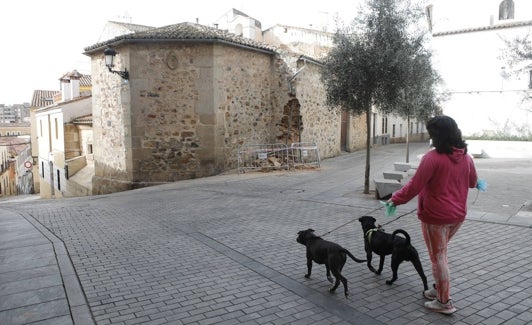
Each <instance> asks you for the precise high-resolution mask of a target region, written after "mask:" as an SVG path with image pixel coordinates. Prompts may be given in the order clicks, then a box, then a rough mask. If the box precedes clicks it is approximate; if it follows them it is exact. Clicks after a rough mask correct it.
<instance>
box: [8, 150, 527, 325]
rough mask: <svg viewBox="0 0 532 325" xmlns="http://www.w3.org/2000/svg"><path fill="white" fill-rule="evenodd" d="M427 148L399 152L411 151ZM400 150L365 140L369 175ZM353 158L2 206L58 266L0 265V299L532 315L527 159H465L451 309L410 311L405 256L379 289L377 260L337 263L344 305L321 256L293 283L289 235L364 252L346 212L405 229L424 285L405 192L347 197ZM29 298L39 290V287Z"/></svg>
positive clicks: (95, 318)
mask: <svg viewBox="0 0 532 325" xmlns="http://www.w3.org/2000/svg"><path fill="white" fill-rule="evenodd" d="M426 149H427V147H426V146H424V145H417V146H412V147H411V152H413V153H414V154H413V155H412V157H416V155H419V154H421V153H423V152H424V151H425V150H426ZM402 155H403V149H402V147H401V146H400V145H389V146H384V147H379V148H377V149H374V150H373V154H372V161H371V162H372V175H371V176H372V177H373V175H378V174H381V173H382V171H383V170H386V169H389V168H390V166H392V165H393V162H397V161H399V159H401V156H402ZM364 161H365V156H364V153H360V152H358V153H357V152H355V153H352V154H346V155H342V156H340V157H337V158H334V159H326V160H324V161H322V164H321V168H320V169H318V170H312V171H298V172H274V173H247V174H240V175H237V174H229V175H223V176H217V177H209V178H202V179H196V180H190V181H182V182H177V183H172V184H167V185H163V186H157V187H151V188H144V189H139V190H135V191H128V192H122V193H115V194H112V195H102V196H97V197H85V198H71V199H61V200H35V201H31V202H25V201H17V202H11V203H2V204H0V212H1V213H0V216H1V217H0V234H7V233H9V231H8V230H7V229H8V228H10V227H11V228H12V227H14V228H16V227H17V223H18V222H17V221H15V222H14V221H13V220H15V219H13V218H12V216H17V218H18V219H17V220H18V221H19V222H21V223H24V222H26V223H27V222H29V221H31V225H32V226H33V231H28V233H32V232H33V233H35V232H37V233H40V234H41V236H38V235H37V236H35V235H34V236H29V237H28V238H25V239H27V242H28V243H35V244H36V249H43V248H42V247H43V245H48V247H51V248H53V250H54V251H55V253H56V257H57V258H56V260H57V263H56V265H53V264H52V265H44V266H43V265H41V266H40V267H38V268H37V267H36V268H35V269H31V270H29V269H24V270H22V271H21V272H20V276H21V278H20V279H18V278H17V276H16V275H15V273H14V271H9V270H10V267H11V266H4V263H2V264H1V265H0V267H4V268H5V269H4V270H5V271H6V272H0V297H8V298H10V299H9V301H15V302H16V301H17V300H23V296H17V295H18V294H25V292H34V293H35V295H34V296H32V297H34V298H31V299H34V300H28V304H29V306H25V307H20V308H26V309H25V310H26V311H31V315H32V317H34V316H35V315H37V314H40V317H41V320H42V321H43V323H49V324H62V323H64V324H72V323H74V324H85V323H87V324H91V323H96V324H241V323H245V324H445V323H453V324H527V323H530V322H532V311H531V307H530V306H532V281H531V278H532V265H531V263H530V257H531V256H532V247H531V246H530V245H526V243H528V242H531V239H532V232H531V231H532V230H531V229H530V225H531V224H532V223H528V216H527V215H526V212H527V210H526V209H522V207H523V204H524V203H525V202H528V201H530V199H531V198H530V192H529V191H528V192H527V191H525V190H526V186H525V185H524V184H526V183H529V182H527V181H526V180H528V179H530V178H531V173H532V171H529V170H530V168H528V169H527V168H526V166H530V163H531V160H530V159H529V160H526V159H524V160H516V161H514V162H512V164H507V163H506V162H504V164H503V166H501V165H500V164H498V163H497V161H495V160H476V161H475V162H476V164H477V168H478V170H479V175H480V176H481V178H482V177H485V178H486V179H487V181H488V191H487V192H482V193H478V192H477V191H476V190H471V192H470V197H469V203H468V206H469V209H470V214H469V215H468V218H467V220H466V222H465V223H464V225H463V226H462V229H460V231H459V232H458V233H457V235H456V237H455V238H454V239H453V241H452V242H451V245H450V247H449V250H450V253H449V259H450V261H449V262H450V266H451V271H452V284H453V287H452V288H453V292H452V295H453V298H454V299H455V301H456V305H457V307H458V311H457V313H455V314H454V315H452V316H445V315H440V314H436V313H432V312H429V311H427V310H425V309H424V308H423V302H424V300H423V298H422V296H421V291H422V283H421V280H420V278H419V276H418V275H417V273H416V271H415V269H414V268H413V266H412V265H410V264H409V263H407V262H405V263H403V264H402V265H401V266H400V268H399V279H398V280H397V281H396V283H394V284H393V285H391V286H390V285H386V284H385V280H386V279H388V278H389V277H391V271H390V269H389V267H388V265H389V262H390V261H389V259H387V261H386V267H385V269H384V271H383V274H382V275H381V276H376V275H374V274H373V273H371V272H370V271H369V270H368V269H367V266H366V265H365V264H364V263H362V264H358V263H355V262H353V261H348V262H347V264H346V266H345V268H344V271H343V273H344V275H345V276H346V278H347V279H348V281H349V288H350V289H349V291H350V296H349V298H348V299H346V298H345V297H344V295H343V289H342V288H341V287H340V288H338V290H337V293H336V294H330V293H329V292H328V288H329V283H328V282H327V280H326V278H325V274H324V273H325V270H324V268H323V266H318V265H315V266H314V268H313V274H312V277H311V278H310V279H306V278H305V277H304V276H303V275H304V274H305V273H306V259H305V249H304V247H303V246H302V245H300V244H298V243H296V241H295V237H296V234H297V231H299V230H302V229H306V228H308V227H312V228H314V229H315V230H316V232H317V233H318V234H324V235H325V237H326V239H328V240H332V241H335V242H338V243H340V244H342V245H343V246H344V247H347V248H348V249H349V250H350V251H351V252H352V253H353V254H354V255H355V256H358V257H363V256H364V250H363V234H362V230H361V227H360V225H359V224H358V222H357V221H356V219H357V218H358V217H359V216H361V215H364V214H371V215H374V216H375V217H376V218H377V220H378V222H379V223H381V224H385V223H389V222H392V223H390V224H388V225H386V226H385V228H386V230H387V231H392V230H394V229H396V228H403V229H405V230H407V231H408V232H409V234H410V236H411V237H412V243H413V245H414V246H415V247H416V248H417V249H418V251H419V252H420V256H421V261H422V264H423V266H424V269H425V273H426V274H427V277H428V278H429V282H431V281H432V276H431V275H430V273H431V272H430V262H429V260H428V256H427V252H426V248H425V246H424V243H423V240H422V235H421V230H420V226H419V221H418V220H417V218H416V217H415V213H410V212H412V211H413V210H415V207H416V202H415V200H414V201H413V202H410V203H408V204H406V205H404V206H400V207H399V208H398V215H402V214H405V216H404V217H401V218H400V219H397V220H393V219H390V218H386V217H384V215H383V213H382V211H381V210H378V209H379V207H381V205H380V203H379V202H378V201H377V200H375V197H374V193H370V194H362V189H363V181H362V180H363V173H364V169H363V168H362V167H361V166H364ZM527 172H528V173H527ZM372 190H374V189H372ZM477 193H478V196H477ZM15 211H16V212H15ZM4 212H5V213H4ZM6 213H7V214H6ZM520 213H521V215H520ZM522 213H525V214H524V215H523V214H522ZM6 215H8V216H9V217H8V218H5V217H4V216H6ZM518 218H521V219H524V221H523V220H521V219H518ZM3 221H5V223H3ZM19 235H20V236H22V237H24V236H25V233H24V232H19ZM17 238H21V237H18V236H14V237H12V238H11V239H10V240H9V242H10V244H4V243H3V242H2V241H1V240H0V259H2V258H8V259H11V260H12V261H20V262H22V264H21V265H26V264H25V262H24V259H23V258H22V259H19V258H18V257H13V256H12V254H8V253H6V252H7V251H8V250H9V249H11V250H12V252H15V250H16V249H19V247H20V248H21V250H20V252H24V250H23V249H22V247H21V246H24V245H22V244H21V243H26V241H19V242H18V243H15V244H14V245H13V243H14V242H13V240H15V241H16V239H17ZM516 238H517V239H518V241H516V240H515V239H516ZM15 255H16V254H15ZM21 255H24V254H21ZM31 255H32V254H29V255H28V256H31ZM33 255H34V254H33ZM46 255H47V254H46V252H45V253H44V254H43V257H45V256H46ZM6 261H7V260H6ZM6 264H7V263H6ZM9 264H10V263H9ZM43 264H47V263H43ZM53 270H56V272H55V273H54V272H51V271H53ZM33 278H38V279H40V280H37V282H40V283H48V282H49V285H48V286H46V288H54V285H53V283H56V282H57V281H58V279H59V280H60V281H61V282H62V283H63V285H65V288H66V290H65V292H64V296H63V298H58V296H57V294H59V293H57V292H55V294H56V296H54V297H55V298H57V299H55V300H51V301H50V302H46V303H45V304H48V306H49V307H51V308H49V309H48V311H61V310H62V308H63V307H64V306H67V307H69V309H70V313H71V315H68V316H69V317H67V315H63V316H61V315H56V314H50V313H49V312H48V313H47V312H45V311H42V310H41V308H42V307H43V306H45V305H43V303H44V302H43V303H40V300H39V294H38V292H41V291H38V290H42V289H43V288H41V289H37V288H33V287H31V286H30V288H31V290H36V291H31V290H29V291H27V290H26V289H24V285H21V284H19V283H16V282H17V281H20V282H24V281H22V279H33ZM2 281H3V282H2ZM28 283H31V281H30V282H28ZM17 287H18V289H14V288H17ZM76 288H78V289H76ZM81 289H82V290H81ZM50 290H52V289H50ZM30 295H31V294H30ZM41 295H42V296H45V297H46V296H47V295H49V296H50V297H52V296H53V290H52V291H51V292H41ZM65 297H66V299H65ZM9 301H8V302H6V303H5V305H4V307H2V309H0V323H2V324H4V323H6V324H11V323H13V324H16V323H17V322H18V321H19V320H20V318H17V317H19V316H20V313H17V309H19V308H15V307H14V305H12V304H11V303H10V302H9ZM54 304H55V305H54ZM0 306H2V305H0ZM26 320H33V319H32V318H27V319H26ZM35 320H37V318H35Z"/></svg>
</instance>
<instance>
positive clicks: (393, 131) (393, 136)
mask: <svg viewBox="0 0 532 325" xmlns="http://www.w3.org/2000/svg"><path fill="white" fill-rule="evenodd" d="M392 138H395V124H394V125H392Z"/></svg>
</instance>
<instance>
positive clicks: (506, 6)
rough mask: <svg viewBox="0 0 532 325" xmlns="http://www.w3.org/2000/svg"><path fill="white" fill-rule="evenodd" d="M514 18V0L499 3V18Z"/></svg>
mask: <svg viewBox="0 0 532 325" xmlns="http://www.w3.org/2000/svg"><path fill="white" fill-rule="evenodd" d="M506 19H514V2H513V0H504V1H503V2H501V4H500V5H499V20H506Z"/></svg>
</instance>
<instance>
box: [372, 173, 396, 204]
mask: <svg viewBox="0 0 532 325" xmlns="http://www.w3.org/2000/svg"><path fill="white" fill-rule="evenodd" d="M373 182H374V183H375V197H376V198H377V200H382V199H384V200H387V199H389V198H390V196H391V194H392V193H393V192H395V191H397V190H399V189H400V188H401V187H402V186H403V184H401V183H399V182H398V181H395V180H391V179H384V178H382V179H380V178H376V179H374V180H373Z"/></svg>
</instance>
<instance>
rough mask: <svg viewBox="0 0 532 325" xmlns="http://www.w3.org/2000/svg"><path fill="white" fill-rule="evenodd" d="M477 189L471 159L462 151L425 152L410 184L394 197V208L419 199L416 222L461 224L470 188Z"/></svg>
mask: <svg viewBox="0 0 532 325" xmlns="http://www.w3.org/2000/svg"><path fill="white" fill-rule="evenodd" d="M476 185H477V171H476V169H475V164H474V163H473V159H472V158H471V157H470V156H469V155H468V154H465V153H464V149H458V148H454V152H453V153H452V154H441V153H438V152H437V151H436V150H431V151H429V152H427V153H426V154H425V155H424V156H423V158H422V159H421V162H420V163H419V167H418V169H417V171H416V173H415V174H414V176H413V177H412V179H410V181H409V182H408V183H407V184H406V185H405V186H403V187H402V188H401V189H400V190H399V191H397V192H395V193H393V195H392V202H393V203H394V204H395V205H400V204H404V203H407V202H408V201H410V200H412V199H413V198H414V197H415V196H416V195H418V194H419V197H418V209H417V214H418V218H419V219H420V220H421V221H423V222H425V223H429V224H454V223H459V222H463V221H464V219H465V216H466V213H467V195H468V193H469V188H474V187H475V186H476Z"/></svg>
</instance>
